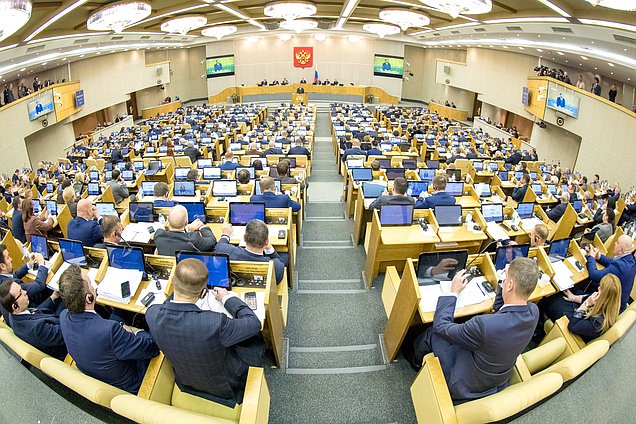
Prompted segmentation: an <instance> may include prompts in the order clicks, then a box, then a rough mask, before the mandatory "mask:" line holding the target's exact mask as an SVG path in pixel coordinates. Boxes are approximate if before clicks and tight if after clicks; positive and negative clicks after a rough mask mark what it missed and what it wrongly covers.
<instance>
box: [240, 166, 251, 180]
mask: <svg viewBox="0 0 636 424" xmlns="http://www.w3.org/2000/svg"><path fill="white" fill-rule="evenodd" d="M242 170H246V171H247V172H249V173H250V180H253V179H254V175H255V174H254V167H253V166H239V167H238V168H236V175H238V173H239V171H242Z"/></svg>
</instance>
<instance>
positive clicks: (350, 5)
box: [335, 0, 359, 29]
mask: <svg viewBox="0 0 636 424" xmlns="http://www.w3.org/2000/svg"><path fill="white" fill-rule="evenodd" d="M358 1H359V0H348V1H347V4H346V5H345V7H344V9H343V10H342V14H341V15H340V19H338V22H337V23H336V27H335V28H336V29H342V27H343V25H344V24H345V22H346V21H347V18H348V17H349V15H351V12H353V9H354V8H355V7H356V5H357V4H358Z"/></svg>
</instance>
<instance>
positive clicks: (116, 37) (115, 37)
mask: <svg viewBox="0 0 636 424" xmlns="http://www.w3.org/2000/svg"><path fill="white" fill-rule="evenodd" d="M110 39H111V41H119V40H123V39H124V36H123V35H116V36H114V37H110Z"/></svg>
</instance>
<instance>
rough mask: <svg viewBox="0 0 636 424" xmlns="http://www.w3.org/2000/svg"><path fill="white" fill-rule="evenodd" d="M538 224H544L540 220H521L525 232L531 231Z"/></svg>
mask: <svg viewBox="0 0 636 424" xmlns="http://www.w3.org/2000/svg"><path fill="white" fill-rule="evenodd" d="M538 224H543V222H542V221H541V220H540V219H539V218H526V219H522V220H521V228H523V229H524V230H531V229H532V228H534V227H535V226H536V225H538Z"/></svg>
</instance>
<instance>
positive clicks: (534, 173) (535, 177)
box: [530, 171, 537, 181]
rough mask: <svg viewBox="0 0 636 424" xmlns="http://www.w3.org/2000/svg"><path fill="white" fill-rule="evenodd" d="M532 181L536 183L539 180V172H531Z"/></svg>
mask: <svg viewBox="0 0 636 424" xmlns="http://www.w3.org/2000/svg"><path fill="white" fill-rule="evenodd" d="M530 179H531V180H532V181H535V180H536V179H537V172H536V171H530Z"/></svg>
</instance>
